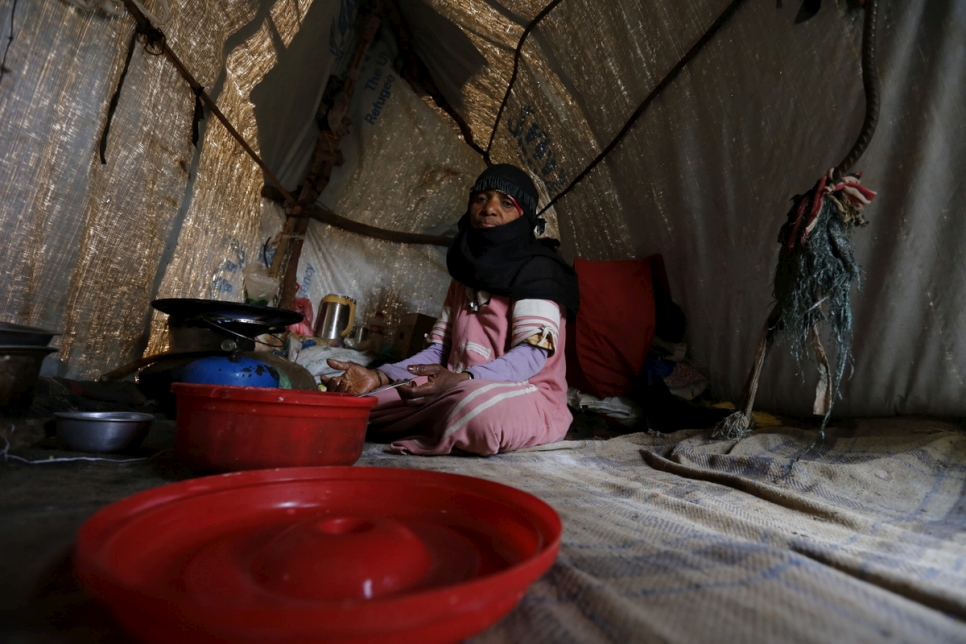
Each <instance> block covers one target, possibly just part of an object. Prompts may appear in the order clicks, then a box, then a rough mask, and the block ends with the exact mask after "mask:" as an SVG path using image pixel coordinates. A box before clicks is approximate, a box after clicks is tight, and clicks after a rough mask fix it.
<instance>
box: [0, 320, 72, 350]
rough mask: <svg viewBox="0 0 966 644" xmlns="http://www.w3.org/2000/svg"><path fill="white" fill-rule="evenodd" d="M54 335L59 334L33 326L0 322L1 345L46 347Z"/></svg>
mask: <svg viewBox="0 0 966 644" xmlns="http://www.w3.org/2000/svg"><path fill="white" fill-rule="evenodd" d="M55 335H60V334H59V333H57V332H56V331H48V330H47V329H38V328H37V327H33V326H24V325H22V324H12V323H10V322H0V344H3V345H12V346H25V347H26V346H31V347H46V346H47V345H48V344H49V343H50V341H51V339H52V338H53V337H54V336H55Z"/></svg>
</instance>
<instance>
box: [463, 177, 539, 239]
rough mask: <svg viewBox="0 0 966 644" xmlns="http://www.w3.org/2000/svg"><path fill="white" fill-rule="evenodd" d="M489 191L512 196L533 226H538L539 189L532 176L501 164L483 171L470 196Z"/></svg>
mask: <svg viewBox="0 0 966 644" xmlns="http://www.w3.org/2000/svg"><path fill="white" fill-rule="evenodd" d="M487 190H497V191H499V192H502V193H503V194H507V195H510V196H511V197H513V198H514V199H516V202H517V203H518V204H520V207H521V208H523V214H524V216H525V217H526V218H527V219H529V220H530V224H531V225H532V226H536V225H537V224H538V223H539V221H538V219H537V199H538V198H539V194H538V193H537V187H536V186H535V185H533V180H532V179H531V178H530V175H529V174H527V173H526V172H524V171H523V170H521V169H520V168H518V167H516V166H515V165H510V164H509V163H500V164H499V165H495V166H492V167H490V168H487V169H486V170H484V171H483V174H481V175H480V176H479V178H478V179H477V180H476V183H474V184H473V189H472V190H470V194H471V195H472V194H475V193H477V192H486V191H487Z"/></svg>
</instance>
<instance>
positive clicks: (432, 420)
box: [322, 164, 579, 455]
mask: <svg viewBox="0 0 966 644" xmlns="http://www.w3.org/2000/svg"><path fill="white" fill-rule="evenodd" d="M537 197H538V195H537V189H536V187H535V186H534V185H533V182H532V181H531V180H530V177H529V176H528V175H527V173H526V172H524V171H523V170H521V169H519V168H517V167H515V166H512V165H506V164H503V165H497V166H494V167H492V168H490V169H488V170H486V171H485V172H484V173H483V174H481V175H480V177H479V178H478V179H477V180H476V183H475V184H474V186H473V189H472V191H471V192H470V202H469V209H468V211H467V213H466V214H465V215H463V217H462V219H460V221H459V232H458V233H457V235H456V238H455V239H454V240H453V245H452V246H451V247H450V249H449V252H448V254H447V257H446V264H447V267H448V269H449V273H450V275H451V276H452V277H453V281H452V282H451V283H450V286H449V291H448V292H447V294H446V300H445V302H444V303H443V311H442V314H441V315H440V316H439V319H438V320H437V321H436V324H435V326H434V327H433V330H432V331H431V333H430V335H429V342H430V346H429V347H428V348H427V349H424V350H423V351H421V352H420V353H417V354H416V355H414V356H412V357H411V358H409V359H407V360H404V361H402V362H398V363H396V364H391V365H383V366H382V367H379V368H378V369H367V368H366V367H363V366H361V365H358V364H355V363H351V362H340V361H337V360H329V364H330V365H331V366H332V367H333V368H335V369H342V370H344V371H345V373H344V374H343V375H341V376H337V377H334V378H323V379H322V380H323V383H324V384H325V385H326V386H327V387H328V388H329V390H331V391H344V392H351V393H366V392H369V391H372V390H373V389H375V388H376V387H379V386H381V385H386V384H389V383H390V382H394V381H399V380H408V379H413V380H412V382H410V383H408V384H406V385H403V386H401V387H399V388H396V389H391V390H385V391H381V392H378V393H377V394H376V396H377V397H378V399H379V402H378V404H377V405H376V407H374V408H373V411H372V415H371V417H370V425H369V427H370V435H374V436H375V437H376V438H377V439H385V440H391V441H392V443H391V446H390V448H391V450H392V451H394V452H396V453H400V454H449V453H450V452H452V451H460V452H470V453H474V454H483V455H489V454H495V453H497V452H509V451H512V450H516V449H521V448H523V447H531V446H533V445H542V444H545V443H552V442H554V441H558V440H560V439H561V438H563V437H564V435H565V434H566V433H567V429H568V428H569V427H570V422H571V421H572V420H573V419H572V416H571V414H570V411H569V410H568V409H567V381H566V365H565V362H564V343H565V333H566V330H565V326H566V322H565V321H566V317H567V310H568V309H569V310H571V311H573V312H574V313H576V311H577V307H578V305H579V296H578V292H577V278H576V275H575V274H574V272H573V269H572V268H571V267H570V266H569V265H567V263H566V262H565V261H564V260H563V259H562V258H560V257H559V256H558V255H557V254H556V253H555V252H553V251H552V250H550V249H549V248H547V247H546V246H544V245H543V244H541V243H540V242H538V241H537V239H536V237H535V236H534V232H533V231H534V228H535V227H536V226H537V225H538V224H540V223H542V221H541V220H539V219H538V217H537V213H536V210H537ZM393 439H395V440H393Z"/></svg>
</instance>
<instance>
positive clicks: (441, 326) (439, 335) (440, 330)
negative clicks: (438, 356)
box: [427, 304, 453, 347]
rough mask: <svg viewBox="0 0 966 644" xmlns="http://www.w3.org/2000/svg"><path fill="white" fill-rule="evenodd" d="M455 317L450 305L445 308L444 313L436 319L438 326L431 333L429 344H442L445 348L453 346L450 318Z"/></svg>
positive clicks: (434, 326)
mask: <svg viewBox="0 0 966 644" xmlns="http://www.w3.org/2000/svg"><path fill="white" fill-rule="evenodd" d="M452 315H453V310H452V308H450V306H449V305H448V304H446V305H444V306H443V311H442V312H441V313H440V314H439V317H438V318H436V324H434V325H433V328H432V330H430V332H429V336H428V338H427V339H428V340H429V344H441V345H443V346H444V347H448V346H450V345H451V342H450V335H449V332H450V318H451V317H452Z"/></svg>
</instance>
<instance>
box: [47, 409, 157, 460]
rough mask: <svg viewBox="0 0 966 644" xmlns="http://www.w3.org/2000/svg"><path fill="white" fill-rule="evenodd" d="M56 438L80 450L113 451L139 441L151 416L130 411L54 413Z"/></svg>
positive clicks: (146, 431) (68, 447) (134, 445)
mask: <svg viewBox="0 0 966 644" xmlns="http://www.w3.org/2000/svg"><path fill="white" fill-rule="evenodd" d="M54 416H56V417H57V438H58V439H60V442H61V443H63V444H64V447H66V448H67V449H72V450H76V451H79V452H116V451H119V450H122V449H127V448H129V447H136V446H138V445H140V444H141V441H143V440H144V437H145V436H146V435H147V433H148V429H150V427H151V422H152V421H153V420H154V416H152V415H151V414H142V413H138V412H133V411H73V412H59V413H55V414H54Z"/></svg>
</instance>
